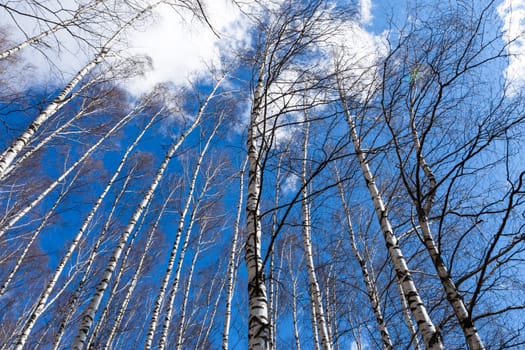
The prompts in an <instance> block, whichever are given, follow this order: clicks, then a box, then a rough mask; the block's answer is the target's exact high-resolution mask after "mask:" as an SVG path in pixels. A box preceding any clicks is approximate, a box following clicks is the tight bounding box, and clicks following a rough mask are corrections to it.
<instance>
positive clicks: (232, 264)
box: [222, 160, 247, 350]
mask: <svg viewBox="0 0 525 350" xmlns="http://www.w3.org/2000/svg"><path fill="white" fill-rule="evenodd" d="M246 163H247V160H245V161H244V162H243V164H242V167H241V171H240V173H239V201H238V202H237V215H236V216H235V223H234V224H233V237H232V245H231V250H230V257H229V259H228V272H227V276H228V282H227V285H226V301H225V305H226V307H225V311H224V328H223V331H222V350H228V338H229V334H230V320H231V305H232V299H233V291H234V286H235V275H236V261H237V257H236V255H237V240H238V238H239V223H240V221H241V212H242V203H243V194H244V172H245V169H246Z"/></svg>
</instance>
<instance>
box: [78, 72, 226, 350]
mask: <svg viewBox="0 0 525 350" xmlns="http://www.w3.org/2000/svg"><path fill="white" fill-rule="evenodd" d="M223 79H224V77H223V78H221V79H220V80H219V81H218V82H217V83H216V84H215V86H214V88H213V90H212V91H211V93H210V94H209V96H208V97H207V99H206V101H205V102H204V103H203V104H202V106H201V107H200V109H199V111H198V113H197V115H196V116H195V118H194V120H193V122H192V124H191V125H190V126H189V127H188V128H187V129H186V130H185V131H184V132H183V133H182V134H181V135H180V136H179V138H178V139H177V140H176V141H175V142H173V144H172V145H171V147H170V148H169V150H168V152H167V153H166V155H165V157H164V160H163V161H162V164H161V165H160V167H159V168H158V170H157V173H156V174H155V177H154V179H153V181H152V182H151V184H150V186H149V188H148V190H147V191H146V192H145V193H144V197H143V198H142V200H141V201H140V203H139V204H138V206H137V208H136V209H135V211H134V212H133V215H132V216H131V218H130V221H129V222H128V224H127V226H126V228H125V229H124V231H123V232H122V235H121V236H120V238H119V242H118V244H117V246H116V247H115V249H114V251H113V254H112V257H111V258H110V260H109V263H108V265H107V266H106V269H105V271H104V274H103V277H102V279H101V280H100V282H99V284H98V285H97V291H96V293H95V294H94V295H93V296H92V297H91V300H90V303H89V305H88V307H87V308H86V310H85V311H84V313H83V316H82V323H81V326H80V329H79V331H78V334H77V336H76V338H75V341H74V342H73V345H72V348H74V349H82V348H84V345H85V341H86V338H87V335H88V333H89V330H90V328H91V325H92V324H93V320H94V316H95V313H96V312H97V311H98V308H99V306H100V303H101V301H102V297H103V296H104V292H105V291H106V289H107V287H108V284H109V282H110V280H111V278H112V276H113V271H114V270H115V268H116V264H117V262H118V261H119V259H120V256H121V255H122V251H123V249H124V247H125V245H126V243H127V241H128V238H129V236H130V234H131V233H132V231H133V229H134V228H135V224H136V223H137V221H138V220H139V218H140V217H141V215H142V213H143V211H144V209H145V208H146V206H147V205H148V203H149V202H150V200H151V198H152V197H153V194H154V193H155V190H156V189H157V186H158V185H159V183H160V181H161V179H162V177H163V175H164V172H165V171H166V168H167V167H168V164H169V161H170V160H171V158H172V157H173V156H174V154H175V152H176V151H177V150H178V149H179V147H180V146H181V144H182V143H183V142H184V141H185V139H186V138H187V137H188V135H189V134H191V132H192V131H193V130H194V129H195V128H196V127H197V126H198V125H199V124H200V122H201V119H202V118H203V115H204V113H205V111H206V107H207V105H208V103H209V102H210V101H211V100H212V99H213V97H214V95H215V93H216V92H217V89H218V88H219V85H220V83H221V82H222V81H223Z"/></svg>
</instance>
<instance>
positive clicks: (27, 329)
mask: <svg viewBox="0 0 525 350" xmlns="http://www.w3.org/2000/svg"><path fill="white" fill-rule="evenodd" d="M130 118H131V114H130V115H128V116H127V117H126V118H124V119H122V120H120V121H119V122H118V123H117V124H116V125H115V126H113V128H111V129H110V130H109V131H108V132H107V133H106V134H105V135H104V137H102V138H101V139H100V140H99V141H98V142H97V143H96V144H95V145H93V146H92V147H91V148H90V149H89V150H88V152H86V153H85V154H84V155H83V156H82V157H81V158H80V159H79V160H78V161H77V162H75V164H73V166H71V167H70V168H69V169H68V170H67V171H66V172H65V173H64V174H63V175H62V176H61V177H60V178H59V179H58V180H56V181H55V182H54V185H53V186H50V187H49V188H48V189H47V190H46V191H45V192H44V193H46V194H47V193H49V192H50V191H51V190H52V189H53V188H54V187H55V186H56V185H57V184H58V183H59V182H60V181H62V180H63V179H64V178H65V177H66V176H67V175H68V174H69V173H70V172H71V171H72V170H73V169H75V168H76V166H78V164H80V163H82V162H83V161H84V160H85V159H86V158H87V157H88V156H89V155H90V154H91V152H92V151H93V150H95V149H96V148H97V147H98V146H99V145H100V144H101V143H102V142H103V141H104V140H105V139H106V138H107V137H109V136H110V135H111V134H113V133H114V132H115V131H116V130H118V129H119V128H120V127H121V126H122V125H124V124H125V123H127V122H128V121H129V120H130ZM115 179H116V176H115V177H114V178H113V179H112V180H113V181H114V180H115ZM113 181H110V184H109V185H108V186H107V187H106V188H105V189H104V191H103V192H102V194H101V195H100V196H99V198H98V199H97V201H96V203H95V205H94V206H93V208H92V209H91V211H90V213H89V214H88V216H87V217H86V218H85V219H84V222H83V223H82V226H81V227H80V229H79V230H78V232H77V234H76V236H75V238H73V241H72V242H71V244H70V245H69V248H68V250H67V251H66V253H65V254H64V256H63V257H62V259H61V260H60V262H59V264H58V266H57V268H56V269H55V272H54V274H53V276H52V277H51V280H50V281H49V282H48V284H47V286H46V288H45V289H44V291H43V292H42V294H41V295H40V297H39V300H38V302H37V306H36V307H35V309H34V311H33V312H32V313H31V316H30V317H29V319H28V321H27V322H26V323H25V325H24V327H23V329H22V331H21V332H20V333H19V334H18V340H17V344H16V347H15V349H16V350H22V349H23V347H24V345H25V343H26V341H27V339H28V337H29V335H30V334H31V331H32V329H33V326H34V325H35V323H36V321H37V320H38V319H39V318H40V316H41V315H42V313H43V311H44V308H45V307H46V303H47V301H48V299H49V297H50V296H51V293H52V292H53V289H54V288H55V284H56V283H57V282H58V279H59V278H60V276H61V275H62V272H63V270H64V268H65V267H66V265H67V263H68V261H69V258H70V257H71V255H73V252H74V251H75V250H76V248H77V246H78V244H79V243H80V241H81V240H82V238H83V236H84V233H85V231H86V230H87V228H88V226H89V224H90V222H91V220H92V219H93V217H94V216H95V214H96V212H97V210H98V208H99V206H100V205H101V204H102V201H103V199H104V198H105V196H106V194H107V192H108V191H109V187H111V185H112V184H113ZM43 197H44V196H42V195H40V196H39V197H38V198H37V200H38V201H40V200H41V199H42V198H43ZM35 205H36V204H35ZM28 208H29V207H28ZM26 209H27V208H26ZM27 211H29V209H27ZM27 211H26V212H27Z"/></svg>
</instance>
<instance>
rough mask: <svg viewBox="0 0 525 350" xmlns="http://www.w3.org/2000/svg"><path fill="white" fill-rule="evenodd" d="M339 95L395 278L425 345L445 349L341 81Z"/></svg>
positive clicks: (430, 347)
mask: <svg viewBox="0 0 525 350" xmlns="http://www.w3.org/2000/svg"><path fill="white" fill-rule="evenodd" d="M338 84H339V93H340V97H341V104H342V106H343V113H344V114H345V116H346V120H347V123H348V127H349V132H350V137H351V138H352V142H353V144H354V148H355V152H356V157H357V160H358V162H359V164H360V166H361V171H362V174H363V177H364V179H365V182H366V185H367V188H368V191H369V192H370V196H371V198H372V201H373V202H374V208H375V211H376V215H377V218H378V220H379V223H380V225H381V230H382V232H383V235H384V239H385V243H386V246H387V249H388V252H389V254H390V257H391V258H392V263H393V265H394V269H395V271H396V278H397V279H398V281H399V283H400V285H401V288H402V289H403V292H404V294H405V296H406V299H407V302H408V305H409V307H410V310H411V312H412V315H413V316H414V318H415V320H416V323H417V325H418V329H419V331H420V332H421V335H422V337H423V339H424V341H425V345H426V346H427V348H429V349H444V346H443V342H442V339H441V335H440V334H439V332H438V331H437V329H436V327H435V325H434V323H433V322H432V320H431V319H430V316H429V314H428V311H427V309H426V307H425V306H424V303H423V301H422V299H421V296H420V294H419V291H418V289H417V288H416V286H415V284H414V281H413V279H412V276H411V273H410V271H409V269H408V266H407V262H406V258H405V256H404V255H403V253H402V251H401V248H400V247H399V243H398V239H397V237H396V236H395V235H394V232H393V228H392V224H391V223H390V220H389V219H388V214H387V210H386V207H385V204H384V202H383V199H382V196H381V194H380V192H379V189H378V187H377V185H376V183H375V180H374V176H373V174H372V172H371V170H370V166H369V164H368V161H367V158H366V154H365V152H363V150H362V148H361V139H360V138H359V136H358V134H357V130H356V126H355V122H354V116H352V114H351V111H350V110H349V107H348V104H347V96H346V93H345V90H344V88H343V86H342V85H341V84H342V82H341V81H339V82H338Z"/></svg>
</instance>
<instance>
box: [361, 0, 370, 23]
mask: <svg viewBox="0 0 525 350" xmlns="http://www.w3.org/2000/svg"><path fill="white" fill-rule="evenodd" d="M359 17H360V21H361V23H362V24H370V23H371V22H372V0H361V1H360V2H359Z"/></svg>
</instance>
